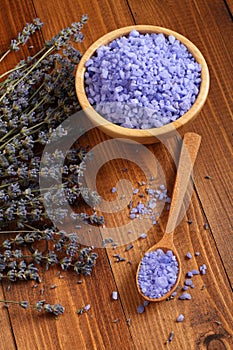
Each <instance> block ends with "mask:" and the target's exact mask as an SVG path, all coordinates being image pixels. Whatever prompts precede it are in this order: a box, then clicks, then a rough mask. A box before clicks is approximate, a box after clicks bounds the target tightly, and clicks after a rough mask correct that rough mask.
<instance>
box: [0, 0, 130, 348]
mask: <svg viewBox="0 0 233 350" xmlns="http://www.w3.org/2000/svg"><path fill="white" fill-rule="evenodd" d="M30 4H31V3H30V2H29V1H25V2H23V3H21V7H20V12H19V17H17V14H18V12H17V10H18V8H17V2H15V6H13V7H12V8H10V6H9V5H8V6H6V7H4V6H3V8H2V11H1V15H2V17H3V18H5V17H6V18H8V22H6V21H5V22H3V23H4V25H6V27H10V28H12V32H10V33H8V34H9V36H8V34H7V36H6V40H5V41H6V43H7V42H8V40H9V39H10V38H11V37H12V35H13V34H14V26H12V22H13V18H14V21H15V22H14V23H18V26H17V27H16V32H17V31H19V29H18V28H19V27H20V28H21V26H22V25H23V23H25V22H26V21H28V22H30V21H31V20H32V18H34V17H37V16H38V17H40V18H41V20H42V21H43V22H45V26H44V28H45V29H43V35H44V37H45V38H46V39H48V38H51V37H52V36H53V35H55V34H56V33H57V32H58V31H59V30H60V29H62V28H63V27H66V26H68V25H69V24H70V23H71V22H73V21H77V20H79V19H80V17H81V15H82V14H83V13H86V12H87V9H88V10H90V12H91V14H92V18H95V21H94V22H92V26H91V27H90V28H92V29H91V30H89V29H88V28H89V27H86V28H87V29H88V30H89V32H88V30H87V34H86V35H87V38H88V40H87V42H86V44H85V45H86V46H88V45H90V44H91V42H92V40H95V38H96V36H98V33H99V31H98V28H101V30H103V31H109V30H110V29H114V28H115V26H116V25H119V19H118V18H116V19H114V16H113V15H112V13H111V7H110V6H111V4H109V3H108V2H105V3H104V2H103V3H102V5H103V7H102V8H100V7H99V4H98V2H97V1H96V2H95V3H94V2H89V4H88V6H87V8H86V6H84V5H83V4H81V6H80V7H79V8H78V4H77V2H76V1H67V2H66V3H65V4H64V3H61V2H60V1H57V2H49V3H46V4H44V3H41V2H40V1H35V4H34V5H35V11H36V12H35V11H34V8H33V12H30V10H29V8H30ZM64 5H65V6H64ZM53 6H54V7H53ZM113 6H114V7H116V5H113ZM121 11H122V12H124V13H125V14H127V13H128V16H130V14H129V12H128V7H127V5H126V4H125V3H122V5H121ZM23 13H27V17H26V18H24V17H23V18H21V14H23ZM103 14H105V15H106V18H107V20H106V24H105V23H104V22H103V21H102V15H103ZM129 20H130V17H129ZM98 23H101V25H99V24H98ZM98 26H99V27H98ZM90 33H92V34H90ZM13 36H14V35H13ZM2 39H3V38H2ZM34 40H35V42H33V43H34V44H35V46H37V48H39V47H41V44H38V42H37V39H36V38H35V39H34ZM4 45H5V47H6V44H5V42H4ZM85 45H84V47H85ZM25 52H26V51H25ZM25 52H24V51H22V57H23V55H24V54H25ZM10 64H11V65H12V66H13V65H14V64H15V60H14V58H12V61H11V62H10ZM5 69H6V68H5V66H4V67H3V71H4V70H5ZM97 251H98V250H97ZM98 253H99V259H98V262H97V266H96V268H95V270H94V273H93V276H91V277H90V278H87V279H83V283H82V284H81V285H79V284H77V279H78V278H77V277H75V274H72V273H71V274H69V273H67V274H65V278H64V279H60V280H59V278H58V277H57V276H56V270H54V269H52V270H51V271H48V272H46V273H44V274H43V279H42V284H41V285H40V286H39V287H38V288H33V284H34V283H30V282H29V283H28V284H27V287H26V288H25V284H23V283H22V284H18V283H17V284H15V285H12V288H11V290H10V291H8V293H7V297H8V298H9V299H11V300H29V301H30V302H31V303H32V304H33V303H35V302H36V301H38V300H41V299H44V298H46V301H47V302H49V303H51V304H52V303H56V302H60V303H61V304H62V305H64V306H65V308H66V311H65V314H64V315H63V316H61V317H60V318H59V320H57V321H56V320H55V319H54V318H53V317H48V318H47V317H45V315H42V314H39V313H38V314H37V313H36V311H35V310H33V309H31V308H29V309H28V310H23V309H21V308H20V307H17V306H11V307H9V315H10V319H11V324H12V327H13V333H14V336H15V339H16V344H17V349H22V350H24V349H42V348H43V349H67V348H69V349H73V348H75V349H115V348H117V347H118V346H120V344H122V343H124V344H125V346H126V347H127V349H131V348H132V341H131V337H130V333H129V328H128V325H127V324H126V320H125V315H124V311H123V309H122V306H121V302H120V300H118V301H115V302H113V301H112V300H111V293H112V291H113V290H115V289H116V285H115V282H114V278H113V275H112V272H111V268H110V265H109V264H108V258H107V256H106V253H105V251H104V250H103V249H102V250H99V252H98ZM53 284H57V285H58V286H57V288H56V289H50V286H52V285H53ZM42 286H43V287H44V288H45V293H44V294H43V295H41V294H40V290H41V288H42ZM88 303H90V304H91V310H90V312H88V313H85V314H83V315H80V316H79V315H77V314H76V310H77V309H79V308H81V307H84V306H85V305H87V304H88ZM115 319H119V320H120V321H119V323H118V322H117V323H115V322H113V321H114V320H115ZM4 324H5V327H7V326H8V325H9V322H8V323H7V322H6V320H5V319H4ZM9 330H10V328H9ZM8 333H9V331H8V332H6V333H5V334H8ZM118 333H119V334H118ZM116 334H118V335H117V336H116ZM25 335H27V336H25ZM8 342H9V340H8ZM2 344H4V340H3V342H2ZM6 348H7V347H6ZM8 348H9V349H10V342H9V347H8Z"/></svg>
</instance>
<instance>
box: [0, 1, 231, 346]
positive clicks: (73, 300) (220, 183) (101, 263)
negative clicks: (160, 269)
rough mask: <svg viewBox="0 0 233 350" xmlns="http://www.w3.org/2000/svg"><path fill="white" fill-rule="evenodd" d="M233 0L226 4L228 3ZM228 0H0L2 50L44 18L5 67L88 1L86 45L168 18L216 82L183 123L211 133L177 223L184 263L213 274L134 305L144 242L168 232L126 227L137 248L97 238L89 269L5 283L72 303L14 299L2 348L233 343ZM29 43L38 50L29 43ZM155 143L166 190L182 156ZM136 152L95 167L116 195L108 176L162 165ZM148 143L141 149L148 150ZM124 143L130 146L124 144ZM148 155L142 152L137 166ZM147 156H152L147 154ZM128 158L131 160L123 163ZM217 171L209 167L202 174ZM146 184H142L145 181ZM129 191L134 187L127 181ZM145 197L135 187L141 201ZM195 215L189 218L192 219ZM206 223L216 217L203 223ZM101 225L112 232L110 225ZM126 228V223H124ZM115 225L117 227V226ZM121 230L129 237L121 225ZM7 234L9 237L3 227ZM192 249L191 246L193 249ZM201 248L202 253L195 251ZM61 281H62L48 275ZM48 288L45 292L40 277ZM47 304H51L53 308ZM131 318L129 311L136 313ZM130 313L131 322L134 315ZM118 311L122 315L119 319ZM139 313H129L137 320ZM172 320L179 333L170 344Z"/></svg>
mask: <svg viewBox="0 0 233 350" xmlns="http://www.w3.org/2000/svg"><path fill="white" fill-rule="evenodd" d="M227 2H228V5H229V8H227V6H226V3H227ZM227 2H225V1H224V0H211V1H201V0H194V1H189V0H177V1H172V0H168V1H164V0H160V1H158V0H142V1H141V0H140V1H139V0H134V1H132V0H128V1H125V0H119V1H117V2H116V1H113V0H109V1H107V0H98V1H97V0H87V1H81V0H80V1H76V0H67V1H61V0H48V1H46V2H45V1H39V0H21V1H19V0H15V1H13V0H10V1H8V0H2V1H1V2H0V28H1V36H0V51H2V50H5V49H6V48H7V45H8V43H9V41H10V39H12V38H13V37H15V36H16V35H17V33H18V31H20V30H21V29H22V27H23V26H24V25H25V23H26V22H30V21H32V19H33V18H34V17H40V19H41V20H42V21H43V22H44V27H43V29H42V32H41V33H38V34H36V35H35V36H34V37H33V39H32V41H31V42H30V43H31V44H32V45H33V46H34V48H32V49H27V48H26V47H24V48H23V50H22V51H21V52H19V53H17V55H14V54H13V55H11V56H9V60H7V62H4V61H3V64H1V67H0V70H1V72H3V71H4V70H5V69H6V68H7V67H8V68H11V67H13V66H14V64H15V63H16V62H17V61H18V58H19V57H20V58H23V57H25V55H28V54H30V53H31V52H35V51H37V49H39V48H40V47H41V45H42V38H43V39H49V38H51V37H52V36H53V35H54V34H56V33H57V32H58V31H59V30H60V29H61V28H63V27H65V26H68V25H69V24H70V23H71V22H73V21H77V20H79V19H80V17H81V15H82V14H84V13H88V15H89V17H90V19H89V21H88V24H87V25H86V26H85V28H84V34H85V40H84V42H83V44H82V45H79V47H80V51H82V52H84V51H85V50H86V49H87V48H88V47H89V46H90V45H91V44H92V43H93V42H94V41H95V40H96V39H98V38H99V37H100V36H102V35H104V34H105V33H107V32H109V31H111V30H114V29H116V28H120V27H123V26H128V25H132V24H134V23H137V24H151V25H157V26H164V27H167V28H170V29H172V30H175V31H177V32H179V33H181V34H183V35H185V36H187V37H188V38H189V39H190V40H191V41H192V42H193V43H194V44H195V45H196V46H197V47H198V48H199V49H200V51H201V52H202V53H203V55H204V57H205V58H206V60H207V63H208V66H209V69H210V75H211V86H210V92H209V95H208V99H207V103H206V104H205V106H204V109H203V111H202V112H201V114H200V116H199V117H198V118H197V119H196V120H195V121H194V122H193V123H192V124H191V126H189V127H188V128H187V129H184V130H183V131H182V133H184V132H185V131H194V132H197V133H199V134H200V135H201V136H202V144H201V148H200V152H199V155H198V159H197V162H196V164H195V168H194V181H195V191H194V192H193V196H192V200H191V204H190V206H189V209H188V211H187V213H186V215H185V217H184V219H183V220H182V222H181V223H180V225H179V227H178V229H177V234H176V235H175V237H174V240H175V245H176V247H177V249H178V252H179V254H180V256H181V261H182V264H183V272H182V277H181V284H180V287H182V285H183V282H184V280H185V273H186V272H187V271H189V270H191V269H194V268H195V269H197V268H198V267H199V266H200V265H201V264H204V263H205V264H206V265H207V274H206V275H198V276H195V277H193V282H194V285H195V288H194V289H190V294H191V295H192V300H191V301H182V300H179V299H178V297H179V295H180V293H181V291H180V290H178V296H177V297H176V298H175V299H173V300H170V301H164V302H162V303H159V304H156V305H155V304H150V305H149V306H147V307H146V309H145V312H144V313H143V314H138V313H137V306H138V305H139V304H141V303H142V302H143V300H142V298H141V297H140V295H139V294H138V293H137V290H136V284H135V274H136V269H137V266H138V263H139V261H140V259H141V258H142V256H143V254H144V252H145V251H146V250H147V249H148V248H149V247H150V246H152V245H153V244H155V243H156V242H157V241H158V240H159V239H160V238H161V237H162V231H161V229H160V227H159V225H155V226H153V227H151V228H150V230H148V232H147V234H148V237H147V239H138V234H136V235H134V233H133V234H129V236H130V235H132V237H131V236H130V237H129V242H131V241H132V243H133V248H132V249H131V250H129V251H126V250H125V248H126V246H127V245H128V243H127V244H126V245H124V246H119V247H117V248H116V249H113V248H112V247H111V246H110V247H109V248H107V249H106V250H105V249H101V248H100V249H96V251H97V252H98V254H99V259H98V261H97V265H96V267H95V269H94V273H93V275H92V276H91V277H90V278H83V277H80V278H81V279H82V281H83V283H82V284H78V283H77V280H78V279H80V278H79V277H77V276H76V275H75V274H73V273H69V272H66V273H62V275H63V276H64V278H59V276H58V275H57V270H56V269H51V270H49V271H46V272H45V271H44V272H43V273H42V277H43V278H42V283H41V284H40V285H39V286H38V287H37V288H35V287H33V286H34V283H33V282H32V283H31V282H29V283H28V284H24V283H19V284H18V283H17V284H12V285H11V289H10V290H8V289H7V284H2V286H1V289H0V294H1V295H0V296H1V298H9V299H12V300H30V301H31V302H32V303H34V302H36V301H37V300H40V299H46V301H47V302H50V303H55V302H60V303H62V304H63V305H64V306H65V308H66V311H65V313H64V315H62V316H61V317H59V319H58V320H55V319H54V317H45V316H44V315H43V314H40V313H37V312H36V311H34V310H33V309H28V310H23V309H22V308H18V307H17V306H14V305H10V306H9V309H5V308H4V307H3V308H2V309H1V330H2V331H1V332H0V349H1V350H5V349H7V350H8V349H9V350H11V349H12V350H13V349H17V350H25V349H26V350H28V349H32V350H34V349H38V350H40V349H49V350H51V349H52V350H53V349H59V350H64V349H78V350H79V349H80V350H83V349H87V350H90V349H97V350H104V349H106V350H111V349H113V350H115V349H118V348H121V349H123V350H124V349H125V350H128V349H138V350H139V349H140V350H141V349H145V350H157V349H163V348H165V349H166V347H169V349H174V350H179V349H190V350H204V349H208V350H214V349H218V350H226V349H227V350H230V349H232V347H233V332H232V324H233V316H232V284H233V275H232V273H233V262H232V247H233V238H232V237H233V235H232V227H233V226H232V225H233V224H232V212H233V211H232V183H233V181H232V180H233V179H232V110H233V104H232V78H231V76H232V72H233V69H232V59H231V58H232V43H231V41H230V40H229V38H230V37H231V36H232V33H233V29H232V17H231V16H230V12H229V9H230V8H231V2H230V1H227ZM30 50H32V51H30ZM105 140H109V138H108V137H106V136H105V135H104V134H103V133H102V132H100V131H98V130H92V131H90V132H88V133H87V136H86V139H85V142H87V143H88V144H89V145H90V148H92V147H94V146H95V145H98V144H102V143H103V141H105ZM171 142H172V145H173V149H172V153H174V154H175V155H176V154H179V147H180V145H179V143H178V142H177V140H171ZM147 149H148V150H149V151H150V152H151V154H152V156H153V157H154V158H155V159H156V160H157V162H158V163H159V164H160V165H161V168H162V171H163V173H164V176H165V182H166V186H167V188H168V192H169V194H171V193H172V188H173V185H174V180H175V174H176V166H175V163H174V159H175V158H176V157H175V156H174V157H172V156H171V154H170V152H168V150H167V149H166V147H165V146H164V145H162V144H157V145H151V146H148V147H147ZM114 151H115V149H113V146H111V145H110V146H109V147H108V148H107V149H106V151H105V153H106V155H107V156H108V155H110V156H111V154H112V152H114ZM136 154H137V156H136V158H135V162H133V161H127V160H126V159H123V158H124V157H121V158H119V159H114V160H113V159H112V160H110V161H109V162H107V163H106V164H104V166H103V167H101V169H100V171H99V173H98V176H97V188H98V191H99V192H100V193H101V195H102V196H103V197H104V199H105V200H107V201H112V200H114V199H115V198H116V196H117V194H113V193H111V188H112V187H113V186H115V185H116V184H117V182H118V181H119V180H120V179H123V178H124V179H125V180H128V181H130V182H131V184H132V186H133V187H134V188H135V187H138V186H139V185H138V181H142V180H145V178H146V177H145V174H144V171H145V164H146V167H148V173H150V172H152V173H153V174H154V175H157V173H158V169H159V166H158V165H156V166H155V167H154V163H153V162H150V161H149V160H150V159H151V158H150V156H149V154H148V153H145V154H146V156H145V159H143V162H144V163H143V162H139V159H140V152H139V153H136ZM143 154H144V153H143ZM125 155H126V156H127V152H126V150H125ZM137 162H139V164H142V168H140V166H139V165H137ZM148 162H149V163H148ZM125 168H127V171H125V170H124V171H123V169H125ZM206 175H210V176H211V179H206V178H205V176H206ZM145 187H146V186H141V187H140V192H143V193H145ZM126 192H127V191H126ZM126 194H128V193H126ZM139 200H140V197H138V196H137V195H135V196H133V201H134V203H137V201H139ZM167 216H168V212H167V210H166V208H164V210H163V212H162V214H161V218H160V220H161V225H162V226H165V224H166V220H167ZM105 217H106V229H107V228H108V227H116V228H118V227H120V226H121V225H125V224H127V223H128V222H129V209H128V207H127V206H126V207H125V208H124V209H123V210H121V211H119V212H116V213H113V214H112V213H109V214H106V215H105ZM188 219H189V220H191V221H192V223H191V224H188V223H187V220H188ZM205 222H208V223H209V226H210V229H209V230H205V229H204V227H203V225H204V223H205ZM145 227H146V225H145V222H144V220H142V222H141V224H140V225H139V233H140V232H143V230H144V228H145ZM106 229H102V230H100V232H101V234H102V235H103V236H104V234H105V233H104V232H105V231H104V230H106ZM116 231H117V230H116ZM117 235H118V236H117ZM116 238H119V240H120V239H121V235H120V231H119V232H118V231H117V232H116ZM1 239H3V237H1ZM188 251H190V252H191V253H192V255H193V258H192V259H190V260H187V259H185V255H186V253H187V252H188ZM196 251H199V252H200V256H197V257H194V253H195V252H196ZM114 254H120V255H121V256H122V257H124V258H125V259H126V260H125V261H122V262H118V263H117V262H116V259H115V258H114ZM53 284H57V288H55V289H52V288H51V286H52V285H53ZM43 288H44V289H45V291H44V294H43V295H42V294H41V289H43ZM113 290H117V291H118V295H119V299H118V300H116V301H113V300H112V298H111V293H112V291H113ZM87 304H90V305H91V309H90V311H89V312H88V313H85V314H83V315H77V314H76V311H77V309H79V308H81V307H83V306H85V305H87ZM180 313H183V314H184V316H185V320H184V322H182V323H177V322H176V317H177V316H178V315H179V314H180ZM47 316H48V315H47ZM129 319H130V322H129ZM127 320H128V322H127ZM113 321H115V322H113ZM129 323H130V325H129ZM171 331H174V339H173V340H172V342H171V343H169V344H167V343H166V340H167V339H168V337H169V334H170V332H171Z"/></svg>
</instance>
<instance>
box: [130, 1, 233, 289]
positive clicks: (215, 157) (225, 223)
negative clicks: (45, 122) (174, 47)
mask: <svg viewBox="0 0 233 350" xmlns="http://www.w3.org/2000/svg"><path fill="white" fill-rule="evenodd" d="M129 3H130V6H131V9H132V13H133V15H134V18H135V21H136V23H138V24H139V23H142V21H143V20H145V23H147V24H149V23H150V24H156V25H161V26H166V27H170V28H171V29H174V30H175V31H177V32H180V33H181V34H184V35H186V36H187V37H188V38H189V39H190V40H191V41H193V43H194V44H196V45H197V46H198V47H199V49H200V50H201V51H202V53H203V54H204V56H205V58H206V60H207V63H208V66H209V69H210V77H211V86H210V91H209V96H208V100H207V103H206V105H205V106H204V108H203V111H202V112H201V113H200V116H199V117H198V118H197V119H196V120H195V121H194V122H193V123H192V124H191V125H190V126H187V127H186V128H184V130H183V131H188V130H194V131H196V132H198V133H200V134H201V135H202V137H203V142H202V151H201V161H200V162H199V163H198V167H197V168H196V171H195V174H196V180H197V191H198V194H199V198H200V200H201V203H202V206H203V209H204V211H205V215H206V216H207V219H208V221H209V223H210V226H211V229H212V232H213V235H214V238H215V240H216V242H217V244H218V248H219V251H220V254H221V257H222V260H223V262H224V266H225V268H226V271H227V274H228V277H229V279H230V282H231V284H232V283H233V259H232V258H231V257H232V254H231V247H232V246H233V236H232V170H231V166H230V164H231V163H232V162H231V161H230V159H232V127H233V122H232V119H233V118H232V110H233V98H232V79H231V76H232V74H230V73H232V72H233V67H232V60H231V57H232V45H231V44H230V41H229V37H230V32H231V33H232V22H231V18H230V16H229V13H228V11H227V9H226V6H225V4H224V2H219V1H217V0H214V1H211V2H203V1H198V0H196V1H193V2H190V1H183V2H176V3H174V2H173V1H169V2H167V3H166V8H165V7H164V6H162V4H161V2H159V1H146V2H144V5H143V6H142V5H141V2H140V4H139V2H133V1H130V2H129ZM187 14H189V15H187ZM210 28H211V30H210ZM219 118H221V121H220V120H219ZM216 142H217V143H218V145H217V146H216ZM213 150H214V152H213ZM208 173H209V175H212V177H213V178H214V179H215V180H213V182H208V183H206V180H205V179H204V177H205V175H207V174H208ZM206 186H208V192H207V191H206V189H207V187H206Z"/></svg>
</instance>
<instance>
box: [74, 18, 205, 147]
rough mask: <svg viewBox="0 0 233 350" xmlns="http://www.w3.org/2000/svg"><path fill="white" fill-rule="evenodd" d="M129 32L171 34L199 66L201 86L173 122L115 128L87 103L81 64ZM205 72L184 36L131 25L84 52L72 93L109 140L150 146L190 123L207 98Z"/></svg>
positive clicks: (195, 50)
mask: <svg viewBox="0 0 233 350" xmlns="http://www.w3.org/2000/svg"><path fill="white" fill-rule="evenodd" d="M133 29H135V30H137V31H138V32H140V33H143V34H145V33H149V34H150V33H163V34H164V35H165V36H168V35H173V36H174V37H175V38H176V39H177V40H179V41H180V42H181V43H183V44H184V45H185V46H186V47H187V49H188V50H189V51H190V52H191V53H192V55H193V57H194V58H195V60H196V61H197V62H198V63H199V64H201V67H202V70H201V85H200V90H199V94H198V96H197V98H196V100H195V102H194V104H193V105H192V106H191V108H190V109H189V110H188V111H187V112H186V113H185V114H184V115H183V116H181V117H179V118H178V119H177V120H176V121H174V122H171V123H169V124H167V125H164V126H161V127H158V128H151V129H130V128H125V127H122V126H118V125H115V124H113V123H111V122H109V121H107V120H106V119H105V118H104V117H102V116H101V115H100V114H99V113H97V112H96V111H95V109H94V108H93V107H92V106H91V104H90V103H89V101H88V99H87V96H86V92H85V83H84V74H85V71H86V68H85V64H86V62H87V60H88V59H89V58H91V57H92V56H93V55H95V52H96V50H97V49H98V48H99V47H100V46H101V45H107V44H109V43H110V42H111V41H113V40H114V39H116V38H118V37H121V36H127V35H128V34H129V33H130V32H131V31H132V30H133ZM209 80H210V79H209V71H208V66H207V63H206V61H205V59H204V57H203V55H202V54H201V52H200V51H199V50H198V48H197V47H196V46H195V45H194V44H193V43H192V42H191V41H189V40H188V39H187V38H186V37H184V36H183V35H181V34H178V33H176V32H174V31H172V30H170V29H167V28H162V27H157V26H151V25H135V26H129V27H123V28H120V29H117V30H114V31H112V32H110V33H107V34H105V35H104V36H102V37H101V38H99V39H98V40H97V41H95V42H94V43H93V44H92V45H91V46H90V47H89V48H88V49H87V51H86V52H85V54H84V55H83V57H82V59H81V61H80V62H79V64H78V67H77V71H76V77H75V88H76V94H77V97H78V100H79V103H80V105H81V107H82V109H83V110H84V113H85V114H86V115H87V117H88V118H89V119H90V120H91V121H92V122H93V124H94V126H97V127H98V128H99V129H100V130H102V131H103V132H104V133H105V134H106V135H108V136H111V137H113V138H124V139H127V140H133V141H137V142H140V143H142V144H152V143H156V142H159V140H161V139H162V138H164V137H169V136H171V135H173V134H174V132H176V131H177V130H179V129H180V128H181V127H182V126H184V125H186V124H188V123H189V122H190V121H191V120H193V119H194V118H195V117H196V116H197V115H198V114H199V112H200V111H201V109H202V107H203V105H204V103H205V101H206V98H207V95H208V91H209Z"/></svg>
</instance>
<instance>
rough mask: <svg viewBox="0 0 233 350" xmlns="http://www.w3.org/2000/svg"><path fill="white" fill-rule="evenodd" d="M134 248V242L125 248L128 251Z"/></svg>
mask: <svg viewBox="0 0 233 350" xmlns="http://www.w3.org/2000/svg"><path fill="white" fill-rule="evenodd" d="M132 248H133V244H132V243H131V244H130V245H128V246H127V247H126V248H125V251H126V252H128V251H129V250H130V249H132Z"/></svg>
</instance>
